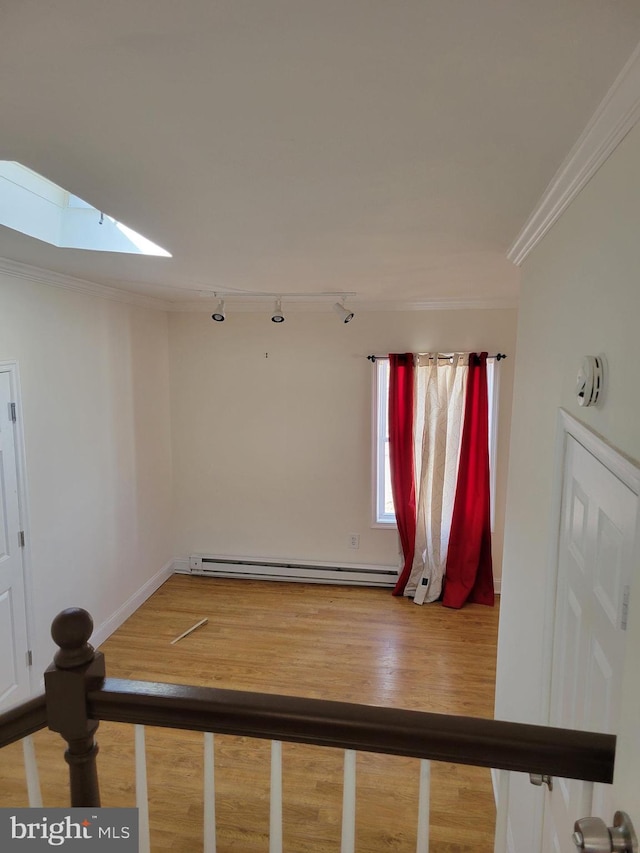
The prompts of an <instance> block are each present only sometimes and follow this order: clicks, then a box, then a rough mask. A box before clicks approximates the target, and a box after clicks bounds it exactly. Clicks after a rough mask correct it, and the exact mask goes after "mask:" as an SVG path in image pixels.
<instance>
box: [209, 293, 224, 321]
mask: <svg viewBox="0 0 640 853" xmlns="http://www.w3.org/2000/svg"><path fill="white" fill-rule="evenodd" d="M226 316H227V314H226V312H225V310H224V299H221V300H220V302H218V307H217V308H216V310H215V311H214V312H213V314H212V315H211V319H212V320H215V321H216V323H222V321H223V320H224V319H225V317H226Z"/></svg>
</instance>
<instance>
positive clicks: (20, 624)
mask: <svg viewBox="0 0 640 853" xmlns="http://www.w3.org/2000/svg"><path fill="white" fill-rule="evenodd" d="M12 402H14V401H13V400H12V395H11V375H10V374H9V373H8V372H0V708H6V707H8V706H9V705H13V704H15V703H16V702H21V701H23V700H24V699H27V698H28V697H29V695H30V686H29V667H28V663H27V650H28V648H29V646H28V640H27V619H26V605H25V583H24V567H23V554H22V552H23V549H22V547H21V543H20V538H19V536H20V530H21V527H20V507H19V502H18V465H17V457H16V441H15V424H14V422H13V420H12V418H11V408H10V404H11V403H12Z"/></svg>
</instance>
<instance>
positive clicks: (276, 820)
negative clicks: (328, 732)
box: [269, 740, 282, 853]
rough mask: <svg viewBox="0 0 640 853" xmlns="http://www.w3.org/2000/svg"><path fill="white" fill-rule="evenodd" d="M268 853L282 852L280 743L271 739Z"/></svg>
mask: <svg viewBox="0 0 640 853" xmlns="http://www.w3.org/2000/svg"><path fill="white" fill-rule="evenodd" d="M269 853H282V744H281V743H280V741H279V740H272V741H271V804H270V810H269Z"/></svg>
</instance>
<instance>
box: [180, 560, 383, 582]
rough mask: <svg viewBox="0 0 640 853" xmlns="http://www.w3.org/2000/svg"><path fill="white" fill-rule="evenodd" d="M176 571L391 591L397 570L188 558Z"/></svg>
mask: <svg viewBox="0 0 640 853" xmlns="http://www.w3.org/2000/svg"><path fill="white" fill-rule="evenodd" d="M176 571H177V572H180V573H183V574H190V575H206V576H208V577H218V578H247V579H251V580H268V581H291V582H294V583H295V582H297V583H326V584H340V585H344V586H381V587H393V586H395V583H396V581H397V579H398V570H397V569H395V568H393V567H392V566H372V565H366V564H364V563H322V562H320V563H314V562H310V561H307V560H295V561H293V560H292V561H289V560H276V559H258V558H255V557H246V558H245V557H219V556H211V555H205V554H191V555H190V557H189V562H188V563H187V561H186V560H184V561H178V562H177V564H176Z"/></svg>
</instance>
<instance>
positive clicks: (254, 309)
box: [168, 294, 518, 314]
mask: <svg viewBox="0 0 640 853" xmlns="http://www.w3.org/2000/svg"><path fill="white" fill-rule="evenodd" d="M220 298H223V295H222V294H221V296H220ZM224 300H225V303H226V306H227V310H232V311H233V312H234V313H239V314H246V313H254V314H255V313H260V312H264V311H269V310H270V308H271V307H272V302H273V299H269V300H266V299H255V298H254V299H237V300H234V299H233V297H230V295H229V294H225V295H224ZM217 304H218V300H217V299H206V300H205V299H203V300H201V301H197V302H196V301H194V300H182V301H180V302H172V303H171V305H170V307H169V309H168V310H169V311H172V312H179V313H184V312H210V311H212V310H213V309H214V308H215V307H216V305H217ZM282 305H283V307H284V308H286V310H287V312H288V313H291V314H298V313H300V314H302V313H305V314H306V313H313V314H315V313H327V312H330V311H331V310H332V308H333V302H328V301H326V300H325V301H320V300H315V301H311V300H303V299H301V298H300V296H297V297H296V295H294V294H291V295H290V296H286V295H284V296H283V297H282ZM517 306H518V298H517V296H513V297H490V296H488V297H476V298H474V299H471V298H468V297H458V296H440V297H434V298H432V299H422V300H419V301H417V300H402V299H397V300H395V301H393V302H388V301H386V302H385V301H381V300H378V301H376V300H367V301H359V300H358V299H357V298H354V299H350V300H348V306H347V307H348V308H351V309H353V310H354V311H355V312H356V313H360V312H373V311H378V312H388V311H457V310H460V311H463V310H470V309H472V310H480V309H487V310H490V309H500V308H517Z"/></svg>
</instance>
